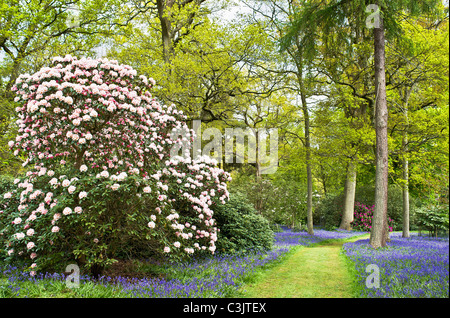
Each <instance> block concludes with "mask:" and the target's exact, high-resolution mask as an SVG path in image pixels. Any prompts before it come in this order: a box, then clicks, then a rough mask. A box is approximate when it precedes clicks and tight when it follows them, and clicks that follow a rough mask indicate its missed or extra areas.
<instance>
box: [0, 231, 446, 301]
mask: <svg viewBox="0 0 450 318" xmlns="http://www.w3.org/2000/svg"><path fill="white" fill-rule="evenodd" d="M366 233H367V232H355V231H325V230H320V229H315V231H314V234H315V235H314V236H311V235H308V234H307V233H306V232H303V231H300V232H296V231H292V230H290V229H287V228H283V231H281V232H277V233H276V234H275V242H274V243H275V244H274V248H273V249H272V250H270V251H266V252H247V253H242V254H234V255H224V254H217V253H216V254H215V255H214V256H213V257H208V258H203V259H196V258H192V259H190V261H189V262H188V263H184V264H172V265H171V266H163V267H164V268H165V269H166V274H167V275H163V276H159V277H156V276H154V275H153V276H150V277H144V278H130V277H101V278H100V279H97V280H93V279H92V278H91V277H89V276H86V275H82V276H81V277H80V287H79V288H77V289H73V290H70V291H68V289H67V287H66V277H65V276H64V275H63V274H58V273H54V274H49V273H45V274H44V273H40V274H39V273H38V274H37V275H35V276H34V277H32V276H30V275H29V274H28V272H27V271H23V270H22V269H20V268H18V267H12V266H6V265H4V266H2V265H1V263H0V297H53V293H56V296H57V297H66V296H67V297H108V298H111V297H122V298H125V297H132V298H140V297H150V298H185V297H188V298H202V297H208V298H216V297H236V295H239V294H238V290H239V288H240V287H241V286H242V284H243V283H245V282H246V279H247V278H249V277H251V276H252V274H253V273H254V272H256V271H258V270H260V269H263V268H264V267H266V266H270V265H271V264H275V263H277V262H279V261H280V260H282V259H283V256H285V255H287V254H288V253H289V251H291V250H292V248H294V247H297V246H310V245H312V244H315V243H318V242H322V241H325V240H330V239H345V238H350V237H353V236H357V235H361V234H366ZM395 235H396V234H392V236H391V237H392V240H391V242H390V244H389V247H388V248H386V249H384V250H378V251H374V250H373V249H370V248H369V247H368V241H367V240H359V241H357V242H355V243H346V244H344V249H343V252H345V253H346V255H347V256H348V257H349V258H350V259H351V260H352V261H355V264H356V269H357V272H358V278H359V280H360V284H361V286H365V279H366V277H367V275H368V274H367V273H365V268H366V266H367V264H377V265H378V266H379V268H380V269H381V270H380V272H381V280H380V281H381V286H380V288H378V289H376V290H372V289H364V290H363V291H362V292H361V295H360V296H361V297H448V238H447V239H430V238H418V237H412V238H411V239H402V238H400V237H396V236H395ZM50 291H51V293H50Z"/></svg>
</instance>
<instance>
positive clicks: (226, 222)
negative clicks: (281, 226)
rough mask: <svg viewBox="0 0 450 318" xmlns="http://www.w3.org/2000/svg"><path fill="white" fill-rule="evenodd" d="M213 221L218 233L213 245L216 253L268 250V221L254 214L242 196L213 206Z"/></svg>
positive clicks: (271, 232) (269, 238) (233, 197)
mask: <svg viewBox="0 0 450 318" xmlns="http://www.w3.org/2000/svg"><path fill="white" fill-rule="evenodd" d="M214 218H215V220H216V224H217V227H218V228H219V230H220V232H219V234H218V239H217V242H216V246H217V250H218V251H219V252H224V253H234V252H241V251H246V250H266V249H270V248H271V247H272V243H273V240H274V233H273V231H272V229H271V227H270V224H269V221H267V219H265V218H264V217H263V216H262V215H260V214H257V212H256V210H255V208H254V207H253V205H252V204H251V203H250V202H248V201H247V199H246V198H245V196H243V195H242V194H240V193H232V194H230V200H229V201H228V202H227V203H226V204H224V205H221V206H218V207H216V209H215V210H214Z"/></svg>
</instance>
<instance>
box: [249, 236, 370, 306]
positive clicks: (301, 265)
mask: <svg viewBox="0 0 450 318" xmlns="http://www.w3.org/2000/svg"><path fill="white" fill-rule="evenodd" d="M366 236H367V235H364V236H358V237H353V238H349V239H344V240H327V241H322V242H320V243H315V244H313V245H311V246H309V247H304V248H300V249H298V250H296V251H295V252H294V253H292V254H290V255H289V256H288V257H287V258H286V259H285V261H284V262H282V263H281V264H279V265H278V266H274V267H272V268H270V269H268V270H267V271H265V272H263V273H261V274H260V275H258V277H257V279H256V280H255V281H254V282H252V283H247V284H246V285H245V286H243V287H242V288H241V293H242V296H243V297H250V298H351V297H354V296H355V286H354V283H353V276H352V275H351V273H350V271H349V270H348V263H347V262H346V260H345V258H344V257H343V256H342V255H341V253H340V251H341V248H342V245H343V244H344V243H346V242H351V241H355V240H359V239H362V238H365V237H366Z"/></svg>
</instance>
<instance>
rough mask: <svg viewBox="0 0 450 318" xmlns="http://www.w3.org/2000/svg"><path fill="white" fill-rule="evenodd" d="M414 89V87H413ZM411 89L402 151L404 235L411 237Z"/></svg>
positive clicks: (406, 99)
mask: <svg viewBox="0 0 450 318" xmlns="http://www.w3.org/2000/svg"><path fill="white" fill-rule="evenodd" d="M411 90H412V87H411ZM411 90H408V88H406V89H405V96H404V97H403V107H404V111H403V113H404V117H405V123H406V127H405V130H404V131H403V139H402V152H403V162H402V165H403V182H404V183H403V189H402V192H403V229H402V230H403V231H402V236H403V237H409V161H408V126H409V119H408V102H409V95H410V92H411Z"/></svg>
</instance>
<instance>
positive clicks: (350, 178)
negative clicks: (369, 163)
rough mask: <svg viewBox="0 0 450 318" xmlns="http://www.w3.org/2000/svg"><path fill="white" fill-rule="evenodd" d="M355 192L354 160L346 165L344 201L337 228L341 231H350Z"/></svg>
mask: <svg viewBox="0 0 450 318" xmlns="http://www.w3.org/2000/svg"><path fill="white" fill-rule="evenodd" d="M355 192H356V166H355V164H354V159H351V161H350V162H349V163H348V166H347V177H346V180H345V201H344V211H343V214H342V219H341V224H340V225H339V228H340V229H342V230H351V226H350V223H351V222H352V221H353V215H354V212H355Z"/></svg>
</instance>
